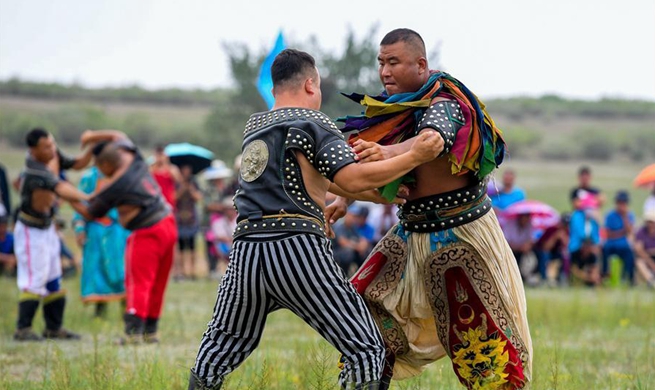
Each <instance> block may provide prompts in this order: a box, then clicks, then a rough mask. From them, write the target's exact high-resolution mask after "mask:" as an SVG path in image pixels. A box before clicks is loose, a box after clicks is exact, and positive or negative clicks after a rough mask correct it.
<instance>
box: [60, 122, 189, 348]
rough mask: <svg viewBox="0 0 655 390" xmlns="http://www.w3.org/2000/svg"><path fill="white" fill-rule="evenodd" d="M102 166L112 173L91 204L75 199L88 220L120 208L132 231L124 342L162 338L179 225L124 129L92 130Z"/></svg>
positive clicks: (86, 138) (89, 135)
mask: <svg viewBox="0 0 655 390" xmlns="http://www.w3.org/2000/svg"><path fill="white" fill-rule="evenodd" d="M82 142H83V143H98V145H97V146H96V147H95V148H94V151H93V152H94V154H95V155H96V165H97V167H98V169H99V170H100V171H101V172H102V173H103V174H104V175H105V177H106V178H107V183H106V184H105V186H104V187H103V188H102V189H101V190H100V191H99V192H97V193H95V194H94V195H93V197H92V198H91V199H90V200H89V203H88V205H87V204H84V203H81V202H78V203H74V204H73V207H74V208H75V210H76V211H77V212H78V213H79V214H80V215H81V216H83V217H84V218H85V219H86V220H94V219H96V218H99V217H102V216H104V215H105V214H106V213H107V212H108V211H109V210H110V209H112V208H114V207H116V208H117V209H118V219H119V222H120V224H121V225H123V227H125V228H126V229H128V230H130V231H132V233H131V234H130V236H129V237H128V240H127V248H126V250H125V265H126V271H125V290H126V291H125V292H126V300H127V302H126V312H125V315H124V320H125V333H126V337H125V338H122V339H121V340H120V342H121V343H139V342H141V341H142V340H143V341H145V342H148V343H153V342H158V341H159V339H158V336H157V327H158V322H159V317H160V316H161V311H162V307H163V303H164V293H165V290H166V286H167V283H168V276H169V273H170V270H171V265H172V261H173V250H174V246H175V242H176V240H177V227H176V224H175V218H174V217H173V214H172V213H171V208H170V206H169V205H168V204H167V203H166V201H165V199H164V197H163V196H162V194H161V191H160V190H159V187H158V186H157V183H156V182H155V180H154V179H153V177H152V176H151V175H150V173H149V171H148V166H147V164H146V162H145V161H144V159H143V158H142V156H141V154H140V153H139V151H138V149H137V148H136V147H135V146H134V144H132V142H131V141H130V140H129V139H128V138H127V137H126V136H125V134H123V133H122V132H120V131H115V130H98V131H87V132H85V133H84V134H83V135H82Z"/></svg>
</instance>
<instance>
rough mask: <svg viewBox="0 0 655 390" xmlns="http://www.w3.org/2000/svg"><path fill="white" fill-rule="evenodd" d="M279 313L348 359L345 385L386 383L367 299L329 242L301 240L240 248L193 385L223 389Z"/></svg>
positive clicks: (235, 252) (240, 244)
mask: <svg viewBox="0 0 655 390" xmlns="http://www.w3.org/2000/svg"><path fill="white" fill-rule="evenodd" d="M280 308H286V309H289V310H291V311H292V312H293V313H295V314H296V315H297V316H299V317H300V318H302V319H303V320H304V321H305V322H306V323H307V324H309V325H310V326H311V327H312V328H314V329H315V330H316V331H317V332H318V333H320V334H321V336H323V337H324V338H325V339H326V340H327V341H329V342H330V343H331V344H332V345H333V346H334V347H335V348H337V349H338V350H339V351H340V352H341V353H342V354H343V356H344V358H345V361H346V364H345V368H344V370H343V371H342V373H341V375H340V382H341V385H342V386H344V387H346V386H351V385H353V384H356V385H361V384H364V383H368V382H374V381H378V380H379V379H380V377H381V374H382V365H383V362H384V345H383V343H382V338H381V336H380V333H379V332H378V330H377V328H376V326H375V323H374V322H373V319H372V317H371V315H370V313H369V312H368V310H367V308H366V306H365V304H364V301H363V299H362V298H361V297H360V296H359V294H357V292H356V291H355V290H354V289H353V287H352V285H351V284H350V283H349V282H348V281H347V280H346V279H345V278H344V275H343V273H342V271H341V269H340V268H339V266H338V265H337V263H336V262H335V261H334V260H333V257H332V249H331V246H330V243H329V241H328V240H326V239H325V238H321V237H319V236H315V235H311V234H307V235H304V234H298V235H293V236H291V237H288V238H285V239H276V240H268V241H263V240H262V241H243V240H238V241H235V244H234V248H233V252H232V254H231V258H230V265H229V267H228V270H227V273H226V274H225V277H224V279H223V281H222V282H221V286H220V288H219V292H218V298H217V301H216V305H215V308H214V316H213V318H212V320H211V322H210V323H209V326H208V328H207V330H206V331H205V333H204V334H203V337H202V341H201V344H200V348H199V351H198V356H197V358H196V364H195V367H194V368H193V370H192V371H193V376H194V377H195V378H192V381H193V380H196V381H197V382H200V383H199V387H200V388H210V389H218V388H220V386H221V384H222V382H223V378H224V376H225V375H227V374H228V373H230V372H232V371H233V370H234V369H236V368H237V367H238V366H239V365H240V364H241V363H242V362H243V361H244V360H245V359H246V358H247V357H248V355H250V353H251V352H252V351H253V350H254V349H255V348H256V347H257V345H258V344H259V341H260V338H261V335H262V331H263V330H264V324H265V322H266V316H267V315H268V313H270V312H272V311H274V310H277V309H280ZM191 388H194V387H193V386H192V387H191Z"/></svg>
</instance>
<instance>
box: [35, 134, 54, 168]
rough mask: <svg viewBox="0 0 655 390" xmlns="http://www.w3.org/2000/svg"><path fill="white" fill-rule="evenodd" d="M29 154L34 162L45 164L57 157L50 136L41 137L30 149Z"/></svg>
mask: <svg viewBox="0 0 655 390" xmlns="http://www.w3.org/2000/svg"><path fill="white" fill-rule="evenodd" d="M30 153H31V154H32V156H33V157H34V158H35V159H36V160H38V161H40V162H42V163H44V164H47V163H48V162H50V161H51V160H52V159H53V158H55V156H56V155H57V144H55V140H54V138H52V135H49V136H47V137H41V138H40V139H39V142H38V143H37V144H36V146H35V147H33V148H30Z"/></svg>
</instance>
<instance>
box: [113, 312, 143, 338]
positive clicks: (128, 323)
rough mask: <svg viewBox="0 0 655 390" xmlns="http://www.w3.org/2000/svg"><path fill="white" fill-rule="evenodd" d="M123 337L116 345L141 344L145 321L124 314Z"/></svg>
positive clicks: (132, 315)
mask: <svg viewBox="0 0 655 390" xmlns="http://www.w3.org/2000/svg"><path fill="white" fill-rule="evenodd" d="M123 321H125V336H123V337H121V338H120V339H118V341H117V344H118V345H137V344H141V343H142V342H143V330H144V327H145V321H143V319H142V318H139V317H137V316H136V315H134V314H127V313H126V314H124V315H123Z"/></svg>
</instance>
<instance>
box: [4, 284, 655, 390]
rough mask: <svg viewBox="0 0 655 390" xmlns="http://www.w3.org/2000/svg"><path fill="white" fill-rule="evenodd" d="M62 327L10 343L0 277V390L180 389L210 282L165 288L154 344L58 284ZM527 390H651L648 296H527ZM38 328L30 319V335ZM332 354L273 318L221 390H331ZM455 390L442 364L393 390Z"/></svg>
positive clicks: (566, 292) (583, 292)
mask: <svg viewBox="0 0 655 390" xmlns="http://www.w3.org/2000/svg"><path fill="white" fill-rule="evenodd" d="M65 285H66V286H67V287H68V289H69V292H70V293H69V304H68V307H67V312H66V321H65V325H66V326H67V327H69V328H70V329H74V330H75V331H79V332H81V333H82V334H83V339H82V340H81V341H78V342H63V341H59V342H51V341H49V342H44V343H17V342H14V341H13V340H12V339H11V334H12V332H13V330H14V321H15V318H16V292H15V285H14V283H13V281H12V280H10V279H7V278H2V279H0V302H2V304H1V307H2V320H1V322H0V351H1V352H0V388H2V389H48V390H49V389H53V390H54V389H98V390H103V389H112V390H119V389H125V390H128V389H129V390H134V389H139V390H140V389H182V388H185V384H186V381H187V378H188V369H189V368H190V366H191V365H192V364H193V361H194V358H195V353H196V348H197V347H198V342H199V338H200V336H201V334H202V332H203V330H204V327H205V325H206V323H207V321H208V320H209V316H210V311H211V310H212V306H213V303H214V298H215V291H216V287H217V286H216V282H209V281H204V280H203V281H197V282H184V283H172V284H171V285H170V287H169V290H168V293H167V303H166V308H165V313H164V316H163V318H162V329H161V335H162V343H161V344H160V345H157V346H130V347H119V346H115V345H113V342H114V340H115V339H116V338H117V337H118V336H120V334H121V330H122V326H121V321H120V314H119V308H118V304H114V305H113V306H112V307H110V309H111V310H110V313H109V314H110V316H109V317H108V319H106V320H97V319H93V318H92V314H93V308H92V307H84V306H83V305H82V304H81V303H80V300H79V296H78V290H79V285H78V283H77V281H75V280H67V281H65ZM527 294H528V315H529V320H530V325H531V332H532V338H533V342H534V384H533V387H532V388H533V389H567V390H568V389H571V390H573V389H580V390H587V389H639V390H646V389H654V388H655V327H654V326H653V324H655V293H654V292H653V291H647V290H643V289H641V288H639V289H634V290H621V289H617V290H587V289H558V290H550V289H531V290H528V291H527ZM42 326H43V322H42V320H41V318H40V316H37V319H36V321H35V328H37V329H41V328H42ZM337 359H338V353H337V352H336V351H335V350H334V349H333V348H332V347H331V346H330V345H329V344H327V342H325V341H324V340H322V339H321V338H320V337H319V336H318V335H317V334H316V333H315V332H314V331H313V330H312V329H311V328H309V327H308V326H307V325H305V324H304V323H303V322H302V321H301V320H299V319H298V318H296V317H294V316H293V315H292V314H291V313H290V312H288V311H279V312H275V313H273V314H271V315H270V316H269V319H268V323H267V327H266V330H265V332H264V336H263V339H262V342H261V345H260V346H259V348H258V349H257V350H256V351H255V352H254V353H253V355H251V356H250V358H249V359H248V360H246V362H245V363H244V364H243V365H242V366H241V367H240V368H239V369H237V370H236V371H235V372H234V373H233V374H231V375H230V376H229V377H228V378H229V380H228V382H227V384H226V386H225V387H224V388H225V389H335V388H337V382H336V377H337V375H338V369H337V367H336V362H337ZM459 388H461V387H460V386H459V385H458V383H457V381H456V379H455V375H454V374H453V372H452V369H451V367H450V364H449V362H448V360H447V359H443V360H441V361H439V362H437V363H434V364H432V365H431V366H429V368H428V369H427V370H426V371H425V372H424V373H423V374H422V375H421V376H420V377H418V378H414V379H411V380H406V381H401V382H394V385H393V386H392V389H459Z"/></svg>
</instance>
